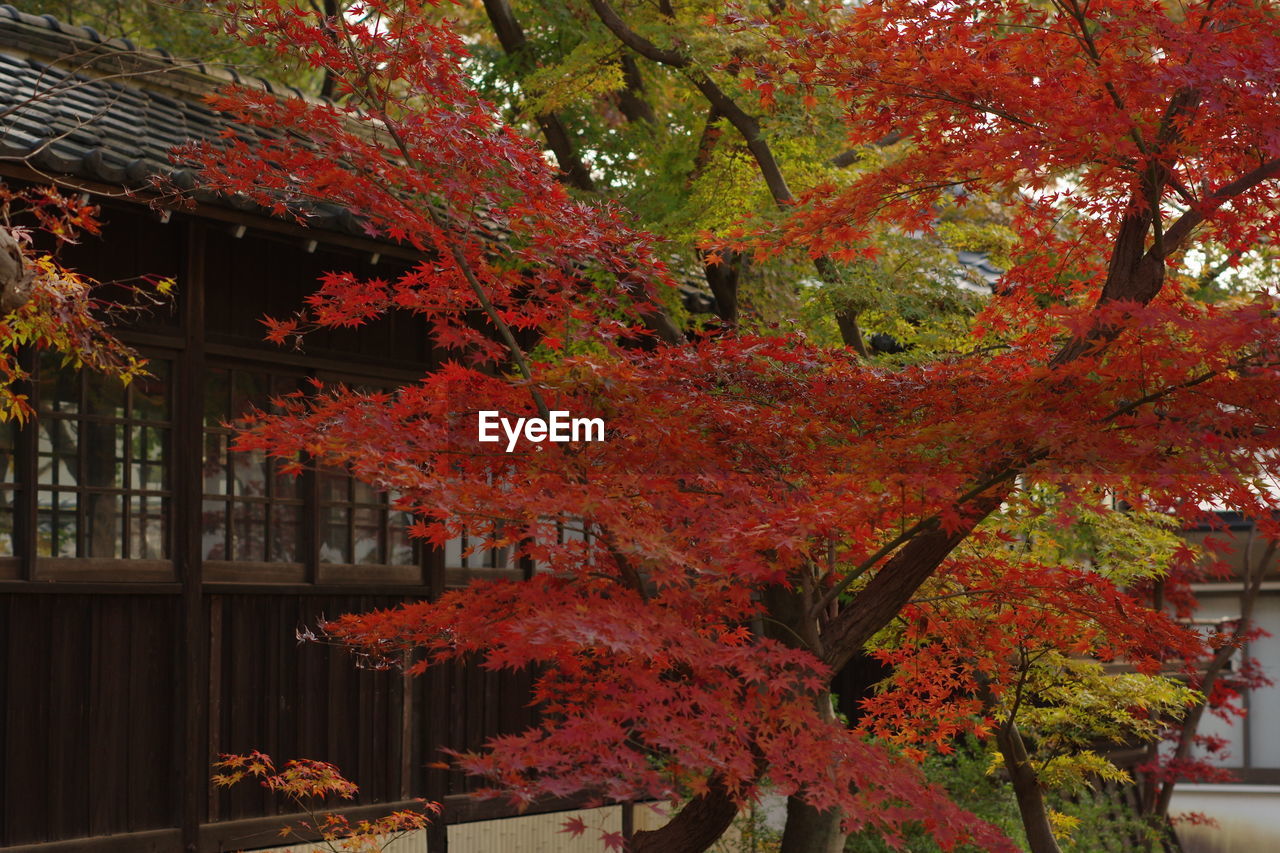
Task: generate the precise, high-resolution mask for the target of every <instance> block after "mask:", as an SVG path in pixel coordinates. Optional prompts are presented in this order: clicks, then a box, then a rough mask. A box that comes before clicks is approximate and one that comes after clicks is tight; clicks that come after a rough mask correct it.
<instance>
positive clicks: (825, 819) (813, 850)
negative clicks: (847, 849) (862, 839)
mask: <svg viewBox="0 0 1280 853" xmlns="http://www.w3.org/2000/svg"><path fill="white" fill-rule="evenodd" d="M840 820H841V815H840V812H839V810H837V809H831V810H829V811H825V812H820V811H818V810H817V809H815V808H814V807H813V806H811V805H809V804H808V803H806V802H805V801H804V800H802V799H800V798H799V797H788V798H787V826H786V828H785V829H784V830H783V832H782V846H781V847H780V848H779V849H778V853H840V851H841V850H843V849H844V841H845V834H844V831H843V830H842V829H841V828H840Z"/></svg>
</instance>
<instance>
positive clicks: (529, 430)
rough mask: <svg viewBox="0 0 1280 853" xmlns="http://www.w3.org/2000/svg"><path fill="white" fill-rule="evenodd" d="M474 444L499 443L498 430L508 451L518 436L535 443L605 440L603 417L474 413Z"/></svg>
mask: <svg viewBox="0 0 1280 853" xmlns="http://www.w3.org/2000/svg"><path fill="white" fill-rule="evenodd" d="M476 414H477V415H478V416H479V417H478V420H477V421H476V440H477V441H488V442H494V441H502V436H501V435H499V433H498V430H499V428H501V430H502V432H503V433H504V434H505V435H506V437H507V452H508V453H510V452H511V451H513V450H515V448H516V442H517V441H519V440H520V438H521V437H523V438H524V440H525V441H530V442H534V443H535V444H537V443H541V442H543V441H554V442H569V441H604V418H574V417H570V416H569V413H568V412H566V411H552V412H548V413H547V414H548V415H549V417H548V418H547V419H543V418H516V419H515V420H512V419H511V418H504V417H502V416H501V415H500V414H499V413H498V412H497V411H490V410H482V411H480V412H477V413H476Z"/></svg>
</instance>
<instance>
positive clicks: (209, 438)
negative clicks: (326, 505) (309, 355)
mask: <svg viewBox="0 0 1280 853" xmlns="http://www.w3.org/2000/svg"><path fill="white" fill-rule="evenodd" d="M297 384H298V380H297V378H296V377H287V376H273V375H270V374H267V373H265V372H261V371H252V370H243V369H240V368H230V367H213V368H210V369H209V371H208V373H207V375H206V378H205V385H204V460H203V468H202V471H203V478H202V479H203V483H204V485H203V487H202V492H203V506H202V513H201V517H202V524H201V528H202V529H201V534H200V541H201V553H202V556H203V557H204V559H206V560H232V561H237V562H257V563H294V562H300V561H301V560H302V559H303V555H302V553H301V526H302V508H303V498H302V491H301V488H300V485H299V481H298V479H297V478H295V477H292V476H288V475H285V474H282V473H280V467H281V465H282V464H283V463H282V461H281V460H277V459H268V458H267V457H266V456H265V455H264V454H262V453H261V452H259V451H252V452H233V451H231V449H230V447H231V441H232V433H233V430H232V429H230V428H229V427H226V426H224V425H223V424H224V423H226V422H230V421H233V420H234V419H236V418H238V417H240V416H242V415H245V414H247V413H248V412H249V411H250V410H252V409H253V408H261V409H265V408H267V407H268V406H269V401H270V400H271V398H272V397H278V396H280V395H282V394H286V393H288V392H290V391H293V390H295V389H296V388H297Z"/></svg>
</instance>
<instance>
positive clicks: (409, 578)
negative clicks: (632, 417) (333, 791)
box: [0, 6, 563, 853]
mask: <svg viewBox="0 0 1280 853" xmlns="http://www.w3.org/2000/svg"><path fill="white" fill-rule="evenodd" d="M208 73H213V72H208V71H207V69H204V68H202V67H194V68H193V67H179V65H178V64H177V63H174V62H173V61H171V60H169V59H168V58H167V57H165V56H163V55H160V54H154V53H149V52H143V51H138V50H136V49H135V48H134V47H133V46H132V45H130V44H128V43H124V42H119V41H114V42H104V41H103V40H102V39H101V38H100V37H99V36H98V35H97V34H96V33H94V32H93V31H92V30H88V29H85V28H79V27H69V26H66V25H63V24H61V23H59V22H57V21H55V20H52V19H51V18H48V17H36V16H32V15H27V14H23V13H21V12H18V11H17V10H15V9H13V8H12V7H8V6H0V158H2V159H0V177H2V178H3V180H5V181H7V182H11V183H14V182H16V183H22V182H45V183H48V182H50V181H55V182H57V183H58V184H60V185H62V186H64V187H69V188H73V189H74V190H76V191H83V192H86V193H89V194H91V196H92V198H93V201H94V202H95V203H96V204H100V205H101V207H102V210H103V214H104V218H105V220H106V222H107V226H106V228H105V230H104V234H103V236H102V237H101V238H90V239H87V240H85V241H84V242H83V244H82V245H79V246H76V247H73V250H72V251H69V252H67V253H66V254H65V255H64V260H65V262H66V264H67V265H68V266H71V267H73V268H76V269H78V270H80V271H82V272H84V273H85V274H88V275H90V276H93V277H95V278H98V279H100V280H113V279H122V278H130V277H134V276H137V275H139V274H140V273H151V274H158V275H170V276H173V277H175V278H176V279H177V281H178V296H177V302H176V305H175V306H174V308H173V310H171V311H161V312H158V313H154V314H152V315H150V316H148V317H147V318H145V319H144V320H142V321H141V322H139V323H137V324H136V325H135V326H133V327H131V328H129V329H127V330H124V331H123V333H122V337H123V338H124V339H125V340H126V341H128V342H129V343H130V344H132V345H134V346H135V347H136V348H137V349H138V350H140V351H141V352H142V353H143V354H144V355H146V357H147V358H149V359H150V360H151V367H150V370H151V373H152V374H153V376H152V378H149V379H145V380H142V381H137V382H135V383H133V384H132V385H130V386H129V387H127V388H126V387H124V386H123V385H121V384H120V383H119V382H116V381H113V380H104V379H102V378H99V377H96V376H93V375H88V374H85V373H77V372H74V371H70V370H66V369H63V368H61V367H60V365H59V363H58V361H57V360H56V359H48V358H45V359H34V361H35V362H36V363H33V364H32V365H31V367H32V372H33V374H34V376H35V381H34V382H33V388H32V396H33V399H34V401H35V403H36V405H37V408H38V411H39V417H38V418H37V419H36V422H35V423H33V424H31V425H28V426H27V427H26V428H24V429H17V428H16V427H14V426H13V425H11V424H7V425H0V708H2V709H3V710H2V711H0V849H5V850H14V851H23V853H37V851H41V852H42V853H53V851H85V853H103V851H130V853H146V851H155V853H162V852H163V853H172V851H214V850H234V849H242V848H252V847H263V846H268V845H269V844H271V843H279V842H278V841H274V842H273V841H272V839H274V838H275V837H276V832H277V830H278V829H279V827H280V825H281V823H282V818H281V817H280V816H279V815H278V812H279V809H280V808H281V806H282V804H281V803H279V802H276V801H274V800H273V799H272V798H271V797H270V796H269V795H267V794H266V793H265V792H264V791H261V790H258V789H256V788H255V786H252V785H246V786H244V788H243V790H240V789H237V790H233V791H232V792H231V793H229V794H228V793H226V792H216V791H214V790H212V789H211V786H210V783H209V775H210V761H211V759H212V758H213V757H215V756H216V755H217V754H218V753H222V752H243V751H248V750H251V749H260V750H263V751H265V752H269V753H270V754H272V755H273V756H274V757H276V758H277V759H280V760H283V759H288V758H295V757H307V758H316V759H324V760H329V761H332V762H334V763H336V764H337V765H338V766H339V767H341V768H342V770H343V771H344V772H345V773H346V774H347V775H348V776H349V777H350V778H352V779H353V780H354V781H356V782H357V783H358V784H359V785H360V786H361V789H362V794H361V803H362V804H363V805H362V807H361V808H363V809H364V813H366V814H369V813H372V812H373V811H376V810H377V809H379V808H382V809H385V804H388V803H401V802H403V801H406V800H411V799H413V798H416V797H427V798H429V799H435V800H440V801H443V802H444V803H445V804H446V819H447V820H448V821H449V822H458V821H468V820H476V819H481V818H485V817H492V816H497V815H499V814H502V813H503V812H502V811H501V806H500V805H498V804H492V803H490V804H485V803H477V802H474V801H471V800H469V799H468V798H466V797H465V795H464V794H465V791H466V785H467V780H465V779H464V778H462V777H461V776H459V775H458V774H455V773H451V772H447V771H442V770H438V769H429V768H428V764H429V763H430V762H432V761H435V760H437V759H438V757H439V753H438V750H439V748H440V747H441V746H444V745H448V746H451V747H454V748H467V747H476V746H479V745H480V744H481V743H482V742H483V741H484V739H485V738H486V737H488V736H491V735H493V734H496V733H499V732H504V731H514V730H519V729H521V728H523V727H525V726H526V725H528V724H529V722H530V721H531V720H532V711H531V710H530V709H529V708H528V707H527V695H528V683H527V679H522V678H520V677H511V676H504V677H501V678H500V677H498V676H495V675H493V674H491V673H485V672H482V671H480V670H479V669H477V668H467V667H455V668H453V669H445V670H440V671H438V672H435V673H434V674H430V675H427V676H424V677H422V678H417V679H412V680H408V681H406V680H405V679H404V678H403V677H402V676H401V675H400V674H399V673H397V672H387V671H381V672H377V671H368V670H362V669H359V668H358V667H357V666H356V665H355V662H354V661H353V659H352V657H351V656H350V655H348V654H347V653H346V652H345V651H344V650H342V649H337V648H332V647H327V646H324V645H320V644H316V643H305V642H304V643H300V642H299V640H298V635H299V632H305V631H306V630H308V629H309V628H311V627H314V626H315V625H316V624H317V622H318V621H319V620H321V619H322V618H324V617H332V616H336V615H338V614H340V613H344V612H350V611H363V610H367V609H370V608H374V607H379V606H385V605H392V604H395V603H396V602H398V601H401V600H405V599H410V598H416V597H422V596H433V595H436V594H439V593H440V592H441V591H442V590H443V589H444V588H445V587H446V585H448V584H454V583H464V582H466V580H467V579H468V578H470V577H474V576H477V575H478V574H484V575H489V576H493V575H502V574H515V575H519V574H520V573H521V569H520V567H518V566H513V567H506V566H500V565H495V564H494V560H492V559H490V560H489V561H488V562H489V564H488V565H483V566H475V565H470V566H468V565H466V564H465V561H464V560H463V559H462V557H461V554H460V549H458V548H451V549H446V550H447V551H448V553H445V552H440V551H434V550H430V549H427V548H423V547H421V546H420V545H418V544H417V543H415V542H411V541H410V540H409V538H408V536H407V535H406V519H405V518H404V517H403V515H402V514H401V513H398V512H396V511H394V510H392V509H391V508H390V507H389V506H388V503H387V499H386V496H385V495H380V494H378V493H377V492H375V491H373V490H372V489H370V488H369V487H367V486H365V485H363V484H361V483H359V482H356V481H354V480H353V479H351V478H350V477H348V476H347V475H346V473H345V472H343V471H325V472H315V473H310V474H307V475H304V476H302V477H301V478H298V479H292V478H288V477H283V476H279V475H278V472H277V471H276V469H275V467H274V464H273V463H271V462H270V461H267V460H265V459H264V458H262V457H260V456H257V455H253V454H247V453H234V452H231V451H230V450H229V447H228V430H227V429H226V428H224V426H223V423H224V422H225V421H226V420H227V419H228V418H231V417H234V416H236V415H237V414H239V413H241V412H243V411H245V410H246V408H247V407H249V406H251V405H266V404H267V402H268V400H269V398H270V397H271V395H273V394H278V393H280V392H284V391H287V390H290V389H292V388H295V387H297V386H298V384H299V383H300V382H303V381H305V380H307V379H308V378H310V377H320V378H322V379H326V380H343V381H346V382H349V383H354V384H358V385H362V386H374V387H376V386H389V385H391V384H393V383H396V382H397V381H400V380H407V379H413V378H415V377H416V376H418V375H420V374H421V371H422V369H423V368H424V367H426V366H429V365H430V363H431V355H432V354H431V352H430V351H429V349H428V345H427V336H426V335H425V334H423V329H421V328H419V326H418V325H417V324H416V321H415V320H414V318H412V317H409V316H400V317H395V318H390V319H387V320H384V321H382V322H381V323H378V324H375V325H371V326H369V327H366V328H364V329H361V330H359V331H352V332H332V333H325V334H319V335H317V336H315V337H314V338H312V339H311V340H310V341H309V342H308V345H307V350H306V352H305V354H301V353H295V352H289V351H284V350H281V349H279V348H276V347H270V346H268V345H266V344H264V343H263V342H262V340H261V335H262V327H261V326H260V324H259V322H258V318H259V317H261V316H262V315H263V314H266V313H275V314H287V313H290V312H291V311H292V310H294V309H295V308H296V307H297V306H298V305H299V304H300V300H301V298H302V297H303V296H304V295H305V294H307V293H308V292H310V291H311V290H313V289H314V286H315V282H316V278H317V276H318V275H319V274H321V273H322V272H324V271H326V270H339V269H342V270H345V269H351V270H355V271H357V272H367V271H371V270H374V269H376V270H380V271H386V272H391V271H392V270H393V269H394V268H397V267H403V266H404V265H406V264H410V263H413V262H414V260H415V258H414V257H413V256H412V255H410V254H408V253H406V252H405V251H403V250H400V249H398V248H396V247H394V246H389V245H383V244H378V243H374V242H372V241H370V240H368V239H366V238H363V237H361V236H358V235H357V234H356V233H354V230H355V229H353V228H352V227H351V223H350V221H349V220H350V216H349V215H347V214H346V213H345V212H344V211H342V210H320V211H317V217H316V220H315V227H314V228H310V229H305V230H304V229H302V228H300V227H297V226H296V225H293V224H290V223H286V222H283V221H280V220H275V219H271V218H269V217H267V216H264V215H262V214H261V213H259V212H258V211H256V210H254V209H251V208H237V207H235V206H234V205H231V204H228V203H226V202H220V201H217V200H213V199H210V200H208V201H207V202H206V203H202V204H201V205H200V206H199V207H198V208H197V209H195V210H193V211H189V212H172V213H158V212H157V211H155V210H152V209H150V208H149V207H148V206H147V205H146V204H144V203H142V201H141V200H139V199H136V198H130V197H126V196H125V195H124V194H123V193H122V189H124V188H138V187H141V186H143V185H144V182H145V179H146V177H147V176H148V175H150V174H153V173H155V172H156V171H158V170H162V169H167V168H168V161H167V152H168V150H169V149H170V147H171V146H173V145H175V144H177V143H179V142H181V141H183V140H184V139H189V138H192V137H200V136H206V137H207V136H211V135H214V134H216V133H217V132H218V130H219V129H220V128H221V127H222V124H221V119H220V118H219V117H218V116H216V115H215V114H213V113H212V112H210V111H209V110H208V109H207V108H206V107H204V106H203V105H202V104H201V103H200V102H199V96H200V94H201V93H203V92H205V91H208V89H209V88H210V86H212V85H215V84H217V83H218V82H219V80H217V79H212V78H210V77H209V76H207V75H208ZM222 79H226V78H225V75H224V77H223V78H222ZM178 177H179V179H181V178H182V175H181V174H179V175H178ZM556 805H557V804H549V805H548V806H547V808H548V809H550V808H553V807H554V806H556ZM560 805H562V806H563V804H560ZM445 837H446V836H445V834H444V833H443V832H440V831H436V832H434V833H433V835H432V850H433V853H434V851H436V850H441V849H444V847H445V845H446V842H445Z"/></svg>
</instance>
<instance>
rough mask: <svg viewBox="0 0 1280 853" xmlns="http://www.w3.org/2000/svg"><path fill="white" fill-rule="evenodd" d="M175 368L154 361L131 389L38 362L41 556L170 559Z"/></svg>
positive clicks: (49, 358)
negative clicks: (172, 409) (172, 411)
mask: <svg viewBox="0 0 1280 853" xmlns="http://www.w3.org/2000/svg"><path fill="white" fill-rule="evenodd" d="M170 366H171V365H170V362H169V361H168V360H165V359H160V358H156V359H152V360H151V362H150V364H149V365H148V368H147V369H148V370H149V371H150V372H151V373H152V374H153V375H152V376H151V377H143V378H138V379H135V380H134V381H133V382H132V383H130V384H129V385H125V384H124V383H122V382H120V381H119V380H116V379H111V378H107V377H103V376H99V375H96V374H93V373H91V372H89V371H74V370H70V369H66V368H63V367H62V366H61V365H60V363H59V358H58V357H57V356H55V355H45V356H44V357H43V358H42V359H41V361H40V367H39V389H38V394H37V396H38V403H37V405H38V407H39V417H38V418H37V419H36V430H37V434H36V525H35V527H36V555H37V556H40V557H114V558H121V559H126V560H163V559H166V558H168V557H169V552H170V544H169V514H170V501H171V498H172V493H171V492H170V478H169V454H170V451H169V446H170V434H171V427H172V421H171V409H170V399H171V397H172V394H171V391H172V387H171V382H170V375H171V370H170ZM7 458H8V459H9V460H10V462H9V465H10V467H11V466H12V461H11V460H12V458H13V455H12V453H11V452H10V453H9V454H8V457H7ZM6 476H10V475H6ZM5 491H6V494H7V495H8V500H9V501H10V503H9V504H8V506H9V507H10V508H11V507H12V495H13V490H12V489H7V490H5ZM10 530H12V526H11V525H10Z"/></svg>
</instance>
